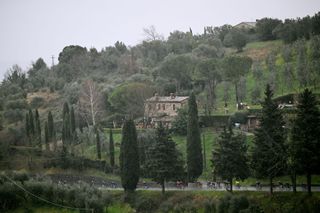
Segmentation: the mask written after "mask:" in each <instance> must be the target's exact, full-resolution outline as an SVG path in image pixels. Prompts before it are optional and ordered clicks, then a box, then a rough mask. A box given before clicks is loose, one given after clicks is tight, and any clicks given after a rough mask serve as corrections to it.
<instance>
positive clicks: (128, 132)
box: [119, 120, 140, 192]
mask: <svg viewBox="0 0 320 213" xmlns="http://www.w3.org/2000/svg"><path fill="white" fill-rule="evenodd" d="M119 161H120V176H121V184H122V187H123V188H124V190H125V191H126V192H130V191H134V190H135V189H136V188H137V184H138V181H139V168H140V165H139V150H138V142H137V132H136V127H135V125H134V122H133V121H132V120H127V121H125V123H124V125H123V127H122V140H121V147H120V157H119Z"/></svg>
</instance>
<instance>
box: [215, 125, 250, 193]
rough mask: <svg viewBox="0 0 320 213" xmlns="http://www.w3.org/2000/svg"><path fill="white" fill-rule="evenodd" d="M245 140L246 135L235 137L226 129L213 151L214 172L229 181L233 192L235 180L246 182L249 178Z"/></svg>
mask: <svg viewBox="0 0 320 213" xmlns="http://www.w3.org/2000/svg"><path fill="white" fill-rule="evenodd" d="M245 140H246V138H245V136H244V135H242V134H238V135H235V134H233V132H232V130H231V129H230V130H229V131H227V130H226V129H224V131H223V132H222V133H221V134H220V138H219V140H218V144H217V146H214V148H213V151H212V166H213V172H214V174H215V175H218V176H220V177H221V178H222V179H223V180H228V181H229V184H230V191H231V192H232V180H233V179H234V178H236V179H240V180H244V179H245V178H247V177H248V176H249V166H248V158H247V146H246V141H245Z"/></svg>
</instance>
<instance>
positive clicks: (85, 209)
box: [3, 174, 94, 213]
mask: <svg viewBox="0 0 320 213" xmlns="http://www.w3.org/2000/svg"><path fill="white" fill-rule="evenodd" d="M3 176H4V177H5V178H7V179H8V180H9V181H10V182H11V183H13V184H14V185H15V186H17V187H18V188H20V189H21V190H23V191H24V192H26V193H27V194H29V195H31V196H33V197H35V198H37V199H39V200H41V201H43V202H45V203H48V204H50V205H53V206H57V207H60V208H65V209H72V210H78V211H79V210H84V211H91V212H92V213H93V212H94V209H87V208H75V207H71V206H64V205H60V204H58V203H54V202H51V201H49V200H46V199H44V198H42V197H39V196H37V195H35V194H33V193H32V192H30V191H28V190H27V189H25V188H24V187H22V186H20V185H19V184H17V183H16V182H15V181H14V180H12V179H11V178H9V177H8V176H7V175H5V174H3Z"/></svg>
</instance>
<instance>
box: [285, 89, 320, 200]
mask: <svg viewBox="0 0 320 213" xmlns="http://www.w3.org/2000/svg"><path fill="white" fill-rule="evenodd" d="M317 104H318V102H317V100H316V97H315V96H314V95H313V94H312V92H311V91H310V90H308V89H305V90H304V92H303V93H302V94H300V96H299V103H298V106H297V116H296V118H295V120H294V122H293V128H292V132H291V141H290V157H291V159H292V161H293V165H294V169H295V170H296V171H298V172H299V173H302V174H306V178H307V189H308V193H309V194H311V175H312V174H316V173H317V172H319V168H320V112H319V108H318V107H317ZM296 171H295V172H296Z"/></svg>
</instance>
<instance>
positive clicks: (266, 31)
mask: <svg viewBox="0 0 320 213" xmlns="http://www.w3.org/2000/svg"><path fill="white" fill-rule="evenodd" d="M281 23H282V22H281V20H279V19H272V18H263V19H259V20H257V24H256V31H257V33H258V35H259V36H260V38H261V39H262V40H263V41H267V40H274V39H276V37H275V36H274V35H273V30H274V29H275V28H276V27H277V26H278V25H279V24H281Z"/></svg>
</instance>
